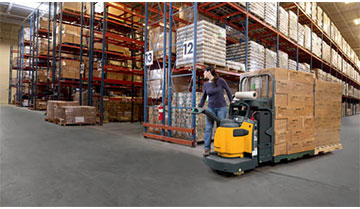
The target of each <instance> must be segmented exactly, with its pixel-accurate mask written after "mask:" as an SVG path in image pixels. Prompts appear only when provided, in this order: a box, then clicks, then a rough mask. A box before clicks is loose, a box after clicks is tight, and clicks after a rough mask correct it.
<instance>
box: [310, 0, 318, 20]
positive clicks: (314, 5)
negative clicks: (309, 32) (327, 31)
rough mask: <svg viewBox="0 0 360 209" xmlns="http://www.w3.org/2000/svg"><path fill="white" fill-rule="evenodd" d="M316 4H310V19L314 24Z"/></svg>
mask: <svg viewBox="0 0 360 209" xmlns="http://www.w3.org/2000/svg"><path fill="white" fill-rule="evenodd" d="M316 12H317V3H316V2H311V18H312V19H313V20H314V21H315V22H316V21H317V15H316Z"/></svg>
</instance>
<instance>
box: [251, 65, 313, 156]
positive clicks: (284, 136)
mask: <svg viewBox="0 0 360 209" xmlns="http://www.w3.org/2000/svg"><path fill="white" fill-rule="evenodd" d="M253 73H255V74H263V73H270V74H272V76H273V78H274V81H275V92H272V89H271V86H272V82H268V89H269V91H270V93H269V97H271V96H272V94H273V93H274V94H275V95H274V97H275V101H274V109H275V112H274V113H275V114H274V136H275V141H274V156H278V155H286V154H294V153H299V152H304V151H309V150H314V148H315V146H314V141H315V139H314V128H313V127H314V116H313V115H314V95H313V91H314V86H313V85H314V75H313V74H311V73H305V72H300V71H294V70H287V69H279V68H272V69H264V70H259V71H256V72H253ZM258 80H259V79H256V78H255V79H253V80H250V82H249V86H251V87H256V88H255V89H252V90H255V91H258V93H259V95H260V97H265V96H266V93H265V92H266V82H264V81H263V82H261V85H262V86H261V89H262V90H261V91H262V92H259V86H258V85H253V84H254V83H260V82H259V81H258Z"/></svg>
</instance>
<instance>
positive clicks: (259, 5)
mask: <svg viewBox="0 0 360 209" xmlns="http://www.w3.org/2000/svg"><path fill="white" fill-rule="evenodd" d="M264 8H265V3H264V2H249V11H250V12H251V13H253V14H255V15H257V16H258V17H260V18H261V19H264V16H265V15H264V14H265V9H264Z"/></svg>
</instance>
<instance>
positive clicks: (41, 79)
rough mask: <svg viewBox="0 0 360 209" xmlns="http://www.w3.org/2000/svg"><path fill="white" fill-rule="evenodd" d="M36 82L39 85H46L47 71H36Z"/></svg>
mask: <svg viewBox="0 0 360 209" xmlns="http://www.w3.org/2000/svg"><path fill="white" fill-rule="evenodd" d="M37 81H38V82H39V83H46V81H47V71H46V70H38V74H37Z"/></svg>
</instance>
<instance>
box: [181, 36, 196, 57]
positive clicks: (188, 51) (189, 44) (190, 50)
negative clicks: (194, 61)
mask: <svg viewBox="0 0 360 209" xmlns="http://www.w3.org/2000/svg"><path fill="white" fill-rule="evenodd" d="M183 47H184V50H183V56H184V58H189V57H192V56H193V55H194V41H193V40H190V41H185V42H184V44H183Z"/></svg>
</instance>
